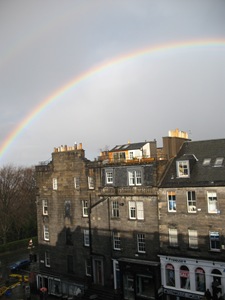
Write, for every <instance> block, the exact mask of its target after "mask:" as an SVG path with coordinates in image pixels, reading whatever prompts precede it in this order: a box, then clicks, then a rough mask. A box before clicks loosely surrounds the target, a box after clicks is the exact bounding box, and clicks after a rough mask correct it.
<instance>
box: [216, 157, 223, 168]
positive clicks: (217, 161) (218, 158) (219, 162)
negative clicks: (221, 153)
mask: <svg viewBox="0 0 225 300" xmlns="http://www.w3.org/2000/svg"><path fill="white" fill-rule="evenodd" d="M223 160H224V158H223V157H217V158H216V160H215V163H214V167H222V165H223Z"/></svg>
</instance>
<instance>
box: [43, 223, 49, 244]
mask: <svg viewBox="0 0 225 300" xmlns="http://www.w3.org/2000/svg"><path fill="white" fill-rule="evenodd" d="M43 233H44V240H45V241H49V226H48V225H47V224H46V225H44V226H43Z"/></svg>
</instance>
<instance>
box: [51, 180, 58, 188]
mask: <svg viewBox="0 0 225 300" xmlns="http://www.w3.org/2000/svg"><path fill="white" fill-rule="evenodd" d="M52 189H53V190H54V191H56V190H58V180H57V178H55V177H54V178H52Z"/></svg>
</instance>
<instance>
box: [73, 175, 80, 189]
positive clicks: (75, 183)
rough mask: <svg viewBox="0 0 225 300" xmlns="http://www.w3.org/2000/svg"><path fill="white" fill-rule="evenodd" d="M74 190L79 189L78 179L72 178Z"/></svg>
mask: <svg viewBox="0 0 225 300" xmlns="http://www.w3.org/2000/svg"><path fill="white" fill-rule="evenodd" d="M74 188H75V189H79V188H80V177H74Z"/></svg>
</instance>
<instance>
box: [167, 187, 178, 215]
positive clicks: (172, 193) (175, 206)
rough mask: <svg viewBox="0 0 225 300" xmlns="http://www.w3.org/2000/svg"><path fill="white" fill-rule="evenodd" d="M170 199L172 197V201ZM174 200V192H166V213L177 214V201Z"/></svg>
mask: <svg viewBox="0 0 225 300" xmlns="http://www.w3.org/2000/svg"><path fill="white" fill-rule="evenodd" d="M171 197H173V198H174V199H172V198H171ZM176 198H177V197H176V192H175V191H168V192H167V205H168V212H177V199H176ZM171 204H172V205H171ZM170 207H171V208H170Z"/></svg>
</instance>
